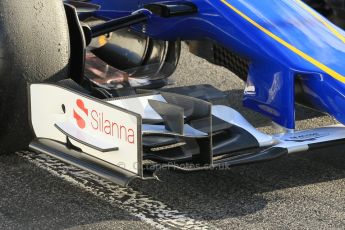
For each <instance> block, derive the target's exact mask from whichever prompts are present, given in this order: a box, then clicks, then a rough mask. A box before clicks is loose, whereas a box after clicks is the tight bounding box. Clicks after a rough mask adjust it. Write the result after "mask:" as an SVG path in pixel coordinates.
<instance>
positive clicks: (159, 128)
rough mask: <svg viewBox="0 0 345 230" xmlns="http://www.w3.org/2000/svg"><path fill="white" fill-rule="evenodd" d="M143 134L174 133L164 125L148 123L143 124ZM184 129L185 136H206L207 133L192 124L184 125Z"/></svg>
mask: <svg viewBox="0 0 345 230" xmlns="http://www.w3.org/2000/svg"><path fill="white" fill-rule="evenodd" d="M142 127H143V130H142V131H143V134H152V133H157V134H172V135H173V134H174V133H172V132H171V131H169V130H167V129H166V128H165V126H164V125H148V124H143V126H142ZM183 128H184V131H183V136H185V137H194V138H197V137H206V136H207V133H204V132H201V131H199V130H197V129H194V128H193V127H192V126H190V125H184V127H183Z"/></svg>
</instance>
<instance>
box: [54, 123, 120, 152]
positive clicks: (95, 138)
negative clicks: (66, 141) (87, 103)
mask: <svg viewBox="0 0 345 230" xmlns="http://www.w3.org/2000/svg"><path fill="white" fill-rule="evenodd" d="M55 125H56V126H58V127H59V128H60V129H61V130H62V131H64V132H65V133H67V134H68V135H70V136H71V137H73V138H74V139H77V140H80V141H81V142H84V143H87V144H89V145H91V146H94V147H96V148H98V149H100V150H102V151H103V152H108V151H109V150H112V151H113V150H115V149H118V148H119V147H118V145H117V144H116V142H114V141H107V140H105V139H104V138H100V137H99V135H92V134H91V133H89V132H84V131H82V130H81V129H80V128H79V127H78V126H77V125H75V122H71V121H66V122H57V123H56V124H55Z"/></svg>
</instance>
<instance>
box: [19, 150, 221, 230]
mask: <svg viewBox="0 0 345 230" xmlns="http://www.w3.org/2000/svg"><path fill="white" fill-rule="evenodd" d="M17 154H18V155H19V156H21V157H23V158H25V159H27V160H28V161H29V162H31V163H33V164H35V165H36V166H38V167H40V168H43V169H45V170H47V171H48V172H50V173H51V174H53V175H54V176H57V177H60V178H63V179H64V180H66V181H68V182H70V183H72V184H74V185H77V186H79V187H80V188H82V189H84V190H87V191H88V192H91V193H92V194H94V195H96V196H98V197H101V198H102V199H104V200H106V201H107V202H109V203H111V204H112V205H116V206H117V207H119V208H121V209H123V210H126V211H127V212H128V213H129V214H131V215H133V216H135V217H137V218H139V219H140V220H142V221H144V222H146V223H148V224H150V225H152V226H154V227H156V228H159V229H210V228H212V229H214V226H212V227H211V226H209V225H208V224H207V223H206V222H204V221H199V220H195V219H193V218H191V217H188V216H187V215H186V214H185V213H182V212H180V211H178V210H175V209H172V208H170V207H168V206H167V205H166V204H164V203H162V202H161V201H156V200H153V199H152V198H151V197H149V196H147V195H144V194H141V193H140V192H138V191H134V190H133V189H131V188H123V187H120V186H118V185H115V184H113V183H111V182H108V181H106V180H103V179H101V178H99V177H97V176H95V175H92V174H90V173H88V172H85V171H83V170H80V169H78V168H76V167H74V166H70V165H67V164H65V163H63V162H61V161H59V160H56V159H53V158H51V157H48V156H46V155H43V154H36V153H32V152H26V151H25V152H19V153H17Z"/></svg>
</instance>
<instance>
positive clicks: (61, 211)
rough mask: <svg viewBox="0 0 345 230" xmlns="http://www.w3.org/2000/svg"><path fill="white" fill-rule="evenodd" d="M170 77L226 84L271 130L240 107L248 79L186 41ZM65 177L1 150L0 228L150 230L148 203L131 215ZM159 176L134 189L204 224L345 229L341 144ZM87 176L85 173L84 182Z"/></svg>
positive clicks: (300, 113)
mask: <svg viewBox="0 0 345 230" xmlns="http://www.w3.org/2000/svg"><path fill="white" fill-rule="evenodd" d="M173 78H174V79H175V80H176V83H177V85H190V84H201V83H210V84H213V85H214V86H216V87H218V88H220V89H222V90H224V91H226V92H227V93H228V94H229V97H230V98H231V104H232V106H233V107H234V108H236V109H238V110H239V111H241V112H242V113H243V114H244V115H245V117H246V118H247V119H248V120H250V121H251V122H252V123H253V124H255V125H256V126H257V127H259V128H260V129H261V130H264V131H267V132H272V129H271V128H270V127H269V126H270V122H269V120H268V119H266V118H264V117H262V116H260V115H258V114H256V113H254V112H252V111H249V110H247V109H244V108H242V107H241V101H240V98H241V95H242V90H243V88H244V84H243V82H241V81H240V80H238V79H237V78H236V77H235V76H233V75H232V74H231V73H230V72H229V71H227V70H226V69H224V68H221V67H217V66H214V65H211V64H209V63H207V62H205V61H204V60H202V59H200V58H196V57H194V56H192V55H191V54H189V53H188V52H187V51H186V48H184V51H183V55H182V59H181V63H180V66H179V68H178V70H177V71H176V73H175V74H174V77H173ZM297 119H298V122H297V126H298V129H305V128H311V127H316V126H321V125H328V124H333V123H334V122H335V121H334V120H333V119H331V118H330V117H327V116H324V115H321V114H319V113H316V112H313V111H311V110H308V109H305V108H301V107H298V109H297ZM42 164H45V163H44V162H43V163H42ZM64 178H66V177H63V176H56V175H52V174H51V172H49V171H47V170H45V169H43V168H41V167H38V166H37V165H36V164H34V163H32V162H29V161H28V160H26V159H24V158H23V157H21V156H18V155H17V154H11V155H7V156H0V229H66V228H73V229H119V228H120V229H121V228H122V229H151V227H152V225H151V224H152V223H150V222H149V221H145V220H143V219H142V218H140V216H141V215H146V214H145V213H144V212H143V210H145V207H144V208H142V209H138V213H137V214H138V215H133V210H131V211H129V210H128V209H126V208H124V207H126V206H122V205H118V204H121V202H122V203H126V202H128V200H129V199H128V198H122V199H124V200H116V199H117V198H116V197H113V200H115V202H110V200H111V199H110V198H111V197H110V198H109V197H108V198H104V197H102V196H99V195H97V194H96V193H92V192H90V191H89V190H88V189H85V186H84V187H80V186H77V185H76V184H73V183H71V181H70V180H67V179H64ZM159 178H160V179H161V181H152V180H149V181H139V180H136V181H134V182H133V183H132V185H131V189H132V190H133V191H137V192H139V193H140V194H144V195H147V196H148V197H150V199H153V200H156V201H159V202H162V203H164V204H165V205H167V206H168V207H170V208H172V209H174V210H178V211H179V212H180V213H183V214H184V215H186V216H188V217H190V218H192V219H193V220H196V221H201V222H202V223H204V224H205V228H206V227H208V228H210V229H214V228H219V229H235V228H236V229H237V228H239V229H307V228H309V229H344V228H345V199H344V197H345V148H344V147H343V146H340V147H339V146H338V147H332V148H327V149H322V150H318V151H314V152H308V153H301V154H295V155H290V156H287V157H283V158H281V159H278V160H275V161H272V162H266V163H261V164H254V165H247V166H241V167H236V168H233V169H231V170H226V171H220V170H219V171H206V172H193V173H182V172H176V171H162V172H160V173H159ZM88 183H89V182H88V181H87V179H85V183H84V184H86V185H88ZM93 186H94V185H93V184H89V185H88V188H91V190H92V187H93ZM111 189H114V190H117V189H120V188H118V187H117V186H114V187H113V188H111ZM114 192H116V191H114ZM99 194H100V193H99ZM133 199H135V198H133ZM154 218H158V220H156V222H159V221H160V219H159V217H151V219H153V221H155V220H154ZM186 226H187V225H186ZM165 227H168V228H169V226H167V225H165ZM188 227H190V225H188Z"/></svg>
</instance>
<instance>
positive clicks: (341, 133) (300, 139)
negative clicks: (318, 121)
mask: <svg viewBox="0 0 345 230" xmlns="http://www.w3.org/2000/svg"><path fill="white" fill-rule="evenodd" d="M276 138H277V140H279V141H280V143H279V144H277V145H276V146H275V147H281V148H286V149H288V152H289V153H295V152H302V151H306V150H308V149H309V146H308V145H310V144H315V143H322V142H326V141H333V140H339V139H343V138H345V126H344V125H333V126H327V127H321V128H316V129H310V130H303V131H296V132H294V133H287V134H284V135H282V136H277V137H276Z"/></svg>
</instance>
